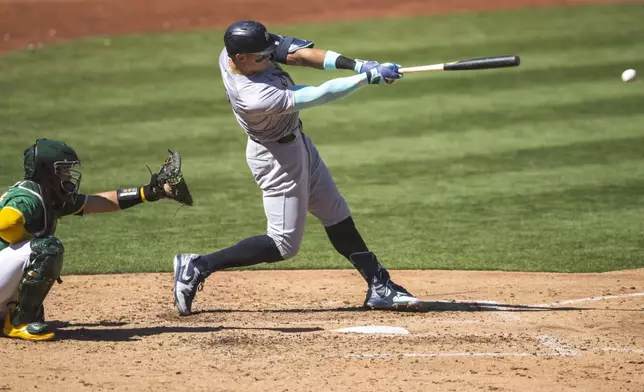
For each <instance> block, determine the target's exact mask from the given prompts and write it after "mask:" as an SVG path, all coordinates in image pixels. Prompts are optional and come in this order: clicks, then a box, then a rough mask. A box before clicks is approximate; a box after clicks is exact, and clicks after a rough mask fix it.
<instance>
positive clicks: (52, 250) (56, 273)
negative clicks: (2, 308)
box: [17, 236, 65, 324]
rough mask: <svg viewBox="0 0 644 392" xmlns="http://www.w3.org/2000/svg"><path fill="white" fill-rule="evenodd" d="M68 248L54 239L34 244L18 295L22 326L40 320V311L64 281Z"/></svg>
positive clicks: (38, 241) (44, 239)
mask: <svg viewBox="0 0 644 392" xmlns="http://www.w3.org/2000/svg"><path fill="white" fill-rule="evenodd" d="M64 254H65V247H64V246H63V243H62V242H60V240H59V239H58V238H56V237H54V236H49V237H43V238H34V239H33V240H32V241H31V255H30V256H29V266H28V267H27V268H25V270H24V274H23V278H22V281H21V282H20V287H19V291H18V312H17V317H18V320H17V321H18V322H20V323H21V324H27V323H30V322H33V321H35V320H37V319H38V318H39V311H40V307H41V305H42V303H43V301H44V300H45V297H46V296H47V294H48V293H49V290H50V289H51V287H52V286H53V285H54V282H55V281H56V280H58V279H59V278H60V272H61V270H62V268H63V256H64Z"/></svg>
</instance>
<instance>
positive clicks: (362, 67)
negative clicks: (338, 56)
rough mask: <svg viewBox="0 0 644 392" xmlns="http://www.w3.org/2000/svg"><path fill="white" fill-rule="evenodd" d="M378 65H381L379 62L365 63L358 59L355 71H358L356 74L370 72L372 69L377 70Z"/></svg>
mask: <svg viewBox="0 0 644 392" xmlns="http://www.w3.org/2000/svg"><path fill="white" fill-rule="evenodd" d="M378 65H380V63H379V62H377V61H365V60H360V59H356V66H355V68H354V69H353V70H354V71H356V73H363V72H369V71H371V70H372V69H374V68H376V67H377V66H378Z"/></svg>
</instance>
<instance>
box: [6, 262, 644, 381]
mask: <svg viewBox="0 0 644 392" xmlns="http://www.w3.org/2000/svg"><path fill="white" fill-rule="evenodd" d="M394 277H395V278H396V279H397V280H398V281H399V282H404V284H405V285H406V286H407V288H409V289H410V290H412V291H413V292H414V293H415V294H416V295H418V296H419V297H420V298H422V299H423V300H426V301H427V302H426V305H427V310H428V311H427V312H422V313H394V312H376V311H363V310H362V309H360V308H359V305H360V304H361V301H362V299H363V295H364V283H363V281H362V279H361V278H360V277H359V275H358V274H357V273H354V272H352V271H264V272H250V271H249V272H223V273H218V274H215V275H213V276H212V277H211V279H209V280H208V282H207V283H206V286H205V288H204V290H203V291H202V292H200V293H199V295H198V297H197V300H196V303H195V309H196V310H200V311H202V313H199V314H196V315H193V316H189V317H183V318H181V317H179V316H177V315H176V312H175V311H174V308H173V307H172V293H171V288H172V277H171V274H169V273H167V274H154V275H147V274H135V275H105V276H93V277H80V276H69V277H66V278H65V282H64V283H63V285H57V286H56V287H55V289H54V292H53V293H52V295H50V298H48V299H47V301H46V307H47V313H48V319H50V320H64V322H65V323H67V325H65V323H63V322H55V324H57V325H58V327H59V330H58V336H59V337H60V340H59V341H55V342H47V343H29V342H23V341H16V340H10V339H2V340H0V352H1V353H2V355H3V357H4V358H11V361H10V362H9V363H10V364H11V365H10V366H4V367H2V368H1V369H0V390H20V391H24V390H36V389H35V388H39V389H42V388H45V389H48V390H56V391H58V390H70V391H97V390H114V391H161V390H171V391H214V390H216V391H233V390H240V391H241V390H243V391H269V390H270V391H321V390H334V391H364V390H376V389H377V390H382V391H429V390H432V391H439V390H445V391H471V390H484V391H510V390H514V391H519V390H520V391H529V390H540V391H567V390H577V391H579V390H582V391H642V390H644V377H643V376H642V375H643V374H644V328H643V326H644V269H642V270H634V271H625V272H615V273H606V274H584V275H582V274H536V273H503V272H455V271H452V272H448V271H397V272H395V273H394ZM451 300H458V301H459V302H449V301H451ZM557 301H567V302H561V303H559V304H556V302H557ZM369 325H377V326H393V327H402V328H405V329H406V330H407V331H408V332H409V333H408V334H405V335H402V334H400V335H393V334H390V335H362V334H348V333H339V332H334V330H336V329H339V328H346V327H357V326H369ZM20 364H29V365H28V366H24V365H22V366H21V365H20ZM12 365H13V367H14V368H13V369H12ZM18 368H19V369H20V371H15V369H18Z"/></svg>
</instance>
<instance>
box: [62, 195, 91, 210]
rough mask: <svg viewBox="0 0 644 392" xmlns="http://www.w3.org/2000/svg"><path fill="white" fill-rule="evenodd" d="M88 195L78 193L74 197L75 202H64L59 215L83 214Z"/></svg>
mask: <svg viewBox="0 0 644 392" xmlns="http://www.w3.org/2000/svg"><path fill="white" fill-rule="evenodd" d="M87 199H88V196H87V195H85V194H82V193H81V194H79V195H78V196H77V197H76V202H75V203H65V205H64V206H63V209H62V211H61V216H67V215H83V210H84V209H85V205H86V204H87Z"/></svg>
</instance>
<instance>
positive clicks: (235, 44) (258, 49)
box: [224, 20, 278, 56]
mask: <svg viewBox="0 0 644 392" xmlns="http://www.w3.org/2000/svg"><path fill="white" fill-rule="evenodd" d="M276 41H278V39H277V36H275V35H273V34H271V33H269V32H268V30H266V26H264V25H263V24H261V23H259V22H257V21H254V20H241V21H239V22H235V23H233V24H231V25H230V26H229V27H228V29H226V33H225V34H224V44H225V45H226V51H227V52H228V54H229V55H231V56H233V55H235V54H237V53H247V54H271V53H273V52H274V51H275V48H276V46H275V42H276Z"/></svg>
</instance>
